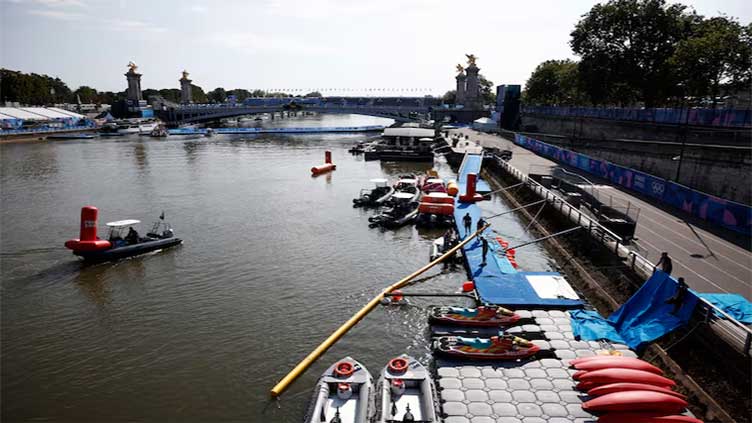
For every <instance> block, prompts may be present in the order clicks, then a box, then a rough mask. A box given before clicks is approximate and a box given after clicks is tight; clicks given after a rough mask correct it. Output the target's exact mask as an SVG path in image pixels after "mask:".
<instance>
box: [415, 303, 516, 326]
mask: <svg viewBox="0 0 752 423" xmlns="http://www.w3.org/2000/svg"><path fill="white" fill-rule="evenodd" d="M428 320H429V321H430V322H432V323H444V324H449V325H462V326H485V327H498V326H511V325H513V324H515V323H517V321H518V320H520V316H519V314H517V313H515V312H513V311H511V310H507V309H506V308H504V307H497V306H480V307H478V308H461V307H434V308H432V309H431V312H430V313H429V315H428Z"/></svg>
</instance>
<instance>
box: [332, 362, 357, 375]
mask: <svg viewBox="0 0 752 423" xmlns="http://www.w3.org/2000/svg"><path fill="white" fill-rule="evenodd" d="M353 373H355V367H354V366H353V365H352V363H348V362H347V361H340V362H339V363H337V364H336V365H335V366H334V376H337V377H350V376H352V374H353Z"/></svg>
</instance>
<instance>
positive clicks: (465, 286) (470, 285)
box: [462, 281, 475, 292]
mask: <svg viewBox="0 0 752 423" xmlns="http://www.w3.org/2000/svg"><path fill="white" fill-rule="evenodd" d="M474 289H475V282H473V281H466V282H463V283H462V292H471V291H473V290H474Z"/></svg>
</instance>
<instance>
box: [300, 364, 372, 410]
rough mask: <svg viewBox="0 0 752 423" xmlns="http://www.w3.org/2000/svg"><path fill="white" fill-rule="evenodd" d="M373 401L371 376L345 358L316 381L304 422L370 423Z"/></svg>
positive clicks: (359, 365)
mask: <svg viewBox="0 0 752 423" xmlns="http://www.w3.org/2000/svg"><path fill="white" fill-rule="evenodd" d="M374 398H375V391H374V386H373V378H372V377H371V374H370V373H369V372H368V370H366V368H365V367H364V366H363V365H362V364H360V363H358V362H357V361H355V360H354V359H352V358H350V357H345V358H343V359H342V360H340V361H338V362H336V363H334V364H332V365H331V366H330V367H329V368H328V369H326V370H325V371H324V373H323V374H322V375H321V378H319V381H318V383H317V384H316V390H315V391H314V392H313V398H311V403H310V404H309V406H308V412H307V413H306V418H305V423H369V422H370V421H371V420H372V419H373V416H374V414H375V412H376V408H375V404H374Z"/></svg>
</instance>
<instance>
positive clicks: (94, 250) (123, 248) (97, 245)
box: [65, 206, 183, 261]
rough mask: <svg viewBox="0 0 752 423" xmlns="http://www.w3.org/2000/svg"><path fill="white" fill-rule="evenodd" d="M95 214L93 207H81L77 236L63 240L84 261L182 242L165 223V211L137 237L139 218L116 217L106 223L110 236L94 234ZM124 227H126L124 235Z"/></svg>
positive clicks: (130, 253)
mask: <svg viewBox="0 0 752 423" xmlns="http://www.w3.org/2000/svg"><path fill="white" fill-rule="evenodd" d="M98 213H99V210H98V209H97V208H96V207H92V206H85V207H83V208H82V209H81V232H80V238H79V239H71V240H68V241H66V242H65V246H66V247H67V248H69V249H71V250H73V254H75V255H77V256H79V257H81V258H83V259H84V260H86V261H109V260H118V259H121V258H126V257H132V256H137V255H140V254H145V253H148V252H152V251H157V250H162V249H165V248H169V247H172V246H175V245H178V244H180V243H182V242H183V241H182V240H181V239H180V238H175V235H174V233H173V231H172V228H171V227H170V225H169V224H168V223H165V222H164V213H162V215H161V216H159V218H160V221H158V222H156V223H155V224H154V226H153V227H152V230H151V231H150V232H149V233H147V234H146V236H144V237H141V236H139V235H138V232H136V230H135V229H133V226H135V225H137V224H139V223H140V221H138V220H119V221H117V222H109V223H107V227H108V228H110V233H109V236H108V237H107V239H101V238H99V237H98V236H97V215H98ZM126 228H128V230H127V233H125V234H124V232H126Z"/></svg>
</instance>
